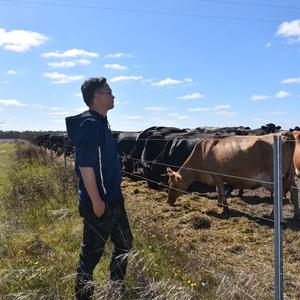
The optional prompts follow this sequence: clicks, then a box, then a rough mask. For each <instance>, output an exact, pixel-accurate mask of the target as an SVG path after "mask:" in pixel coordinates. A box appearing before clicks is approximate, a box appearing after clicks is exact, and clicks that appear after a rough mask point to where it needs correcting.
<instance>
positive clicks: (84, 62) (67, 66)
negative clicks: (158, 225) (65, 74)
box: [47, 59, 91, 69]
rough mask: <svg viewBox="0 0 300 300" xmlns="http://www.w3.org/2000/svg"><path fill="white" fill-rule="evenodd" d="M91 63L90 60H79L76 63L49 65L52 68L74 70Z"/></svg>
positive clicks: (53, 63) (61, 62)
mask: <svg viewBox="0 0 300 300" xmlns="http://www.w3.org/2000/svg"><path fill="white" fill-rule="evenodd" d="M90 63H91V62H90V61H89V60H88V59H79V60H74V61H65V60H64V61H60V62H50V63H47V65H48V66H49V67H51V68H65V69H67V68H72V67H75V66H77V65H89V64H90Z"/></svg>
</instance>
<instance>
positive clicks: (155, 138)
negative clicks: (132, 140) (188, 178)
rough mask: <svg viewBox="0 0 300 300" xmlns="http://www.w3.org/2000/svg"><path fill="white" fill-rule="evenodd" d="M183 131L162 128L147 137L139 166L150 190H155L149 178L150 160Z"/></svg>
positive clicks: (154, 185) (155, 185) (155, 186)
mask: <svg viewBox="0 0 300 300" xmlns="http://www.w3.org/2000/svg"><path fill="white" fill-rule="evenodd" d="M185 132H186V130H185V129H178V128H174V127H162V128H160V129H159V130H157V131H156V132H155V133H154V134H153V135H151V136H149V137H148V139H147V140H146V142H145V146H144V149H143V152H142V154H141V166H142V168H143V174H144V176H145V177H146V178H147V179H150V180H152V181H148V186H149V187H150V188H157V187H158V186H157V184H156V183H154V182H153V180H154V179H153V178H151V165H152V160H154V159H155V157H156V156H157V155H159V153H160V152H161V151H162V150H163V149H164V147H165V146H166V144H167V143H168V142H169V141H171V140H172V139H173V138H174V137H176V136H177V135H179V134H182V133H185Z"/></svg>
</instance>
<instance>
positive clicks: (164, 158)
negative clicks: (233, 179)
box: [146, 126, 250, 194]
mask: <svg viewBox="0 0 300 300" xmlns="http://www.w3.org/2000/svg"><path fill="white" fill-rule="evenodd" d="M249 129H250V128H249V127H242V126H239V127H222V128H200V127H198V128H196V129H195V130H190V131H188V132H183V133H178V134H175V135H173V136H175V137H174V138H171V137H172V136H169V139H168V141H167V143H166V145H165V147H164V149H163V150H161V151H160V153H159V154H158V156H156V157H155V158H154V159H152V161H151V162H148V169H147V176H146V177H147V179H151V180H153V181H161V180H163V181H164V177H163V176H161V175H162V174H163V173H165V169H166V168H165V165H169V166H172V168H173V169H175V170H176V171H177V170H178V169H179V168H180V166H181V165H182V164H183V163H184V161H185V160H186V159H187V158H188V156H189V155H190V154H191V152H192V150H193V148H194V146H195V145H196V144H197V143H198V142H199V141H200V140H201V139H203V138H205V137H208V136H215V135H234V134H239V135H244V134H246V132H247V130H249ZM149 160H150V159H148V161H149ZM199 188H200V190H201V191H211V188H208V187H207V186H200V185H198V190H199ZM232 190H233V188H232V186H230V185H227V186H226V193H227V194H230V192H231V191H232Z"/></svg>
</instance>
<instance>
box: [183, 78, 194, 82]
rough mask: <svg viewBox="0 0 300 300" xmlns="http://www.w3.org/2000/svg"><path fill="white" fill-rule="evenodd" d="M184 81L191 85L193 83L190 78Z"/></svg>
mask: <svg viewBox="0 0 300 300" xmlns="http://www.w3.org/2000/svg"><path fill="white" fill-rule="evenodd" d="M184 81H185V82H188V83H192V82H193V79H192V78H185V79H184Z"/></svg>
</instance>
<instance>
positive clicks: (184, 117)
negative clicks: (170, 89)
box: [176, 115, 190, 120]
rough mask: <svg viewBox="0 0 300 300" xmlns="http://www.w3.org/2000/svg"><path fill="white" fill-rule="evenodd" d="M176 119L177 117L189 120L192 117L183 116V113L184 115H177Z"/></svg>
mask: <svg viewBox="0 0 300 300" xmlns="http://www.w3.org/2000/svg"><path fill="white" fill-rule="evenodd" d="M176 119H177V120H188V119H190V117H189V116H183V115H182V116H177V117H176Z"/></svg>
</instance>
